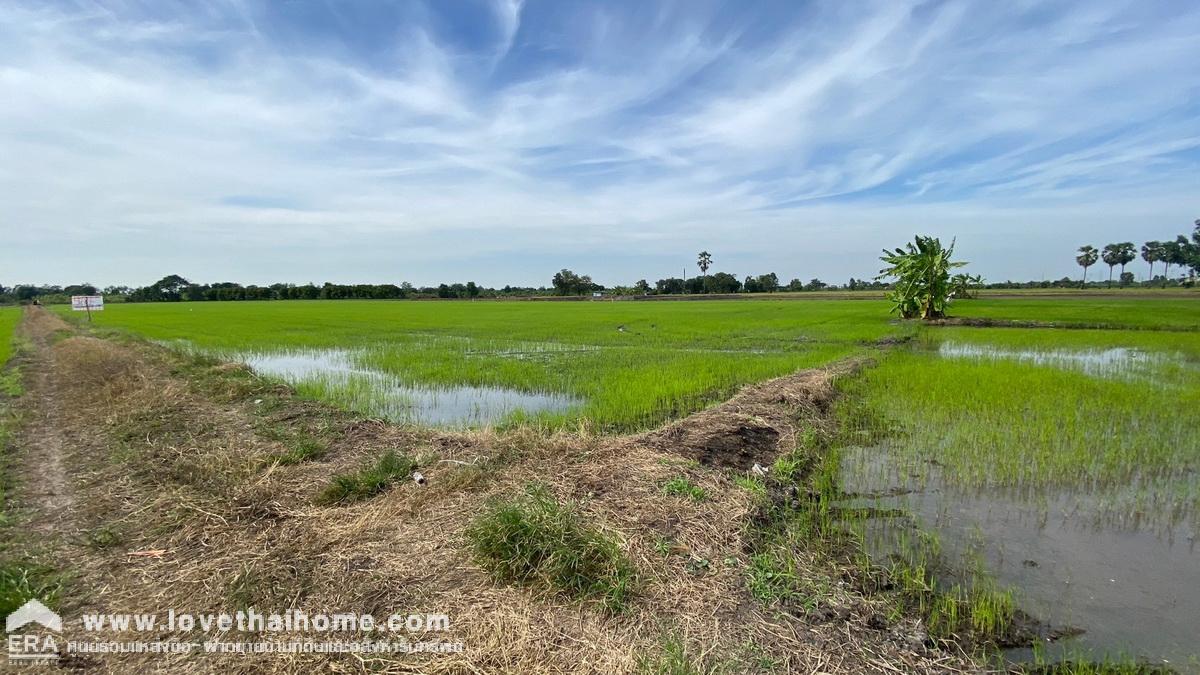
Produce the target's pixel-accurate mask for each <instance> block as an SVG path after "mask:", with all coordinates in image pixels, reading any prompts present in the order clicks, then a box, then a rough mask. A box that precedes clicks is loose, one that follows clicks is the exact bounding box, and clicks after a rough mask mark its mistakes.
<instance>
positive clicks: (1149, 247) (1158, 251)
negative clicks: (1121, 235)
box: [1142, 241, 1162, 281]
mask: <svg viewBox="0 0 1200 675" xmlns="http://www.w3.org/2000/svg"><path fill="white" fill-rule="evenodd" d="M1142 260H1145V261H1146V262H1148V263H1150V276H1149V277H1148V279H1149V280H1150V281H1153V280H1154V263H1156V262H1158V261H1159V260H1162V242H1161V241H1148V242H1146V243H1144V244H1142Z"/></svg>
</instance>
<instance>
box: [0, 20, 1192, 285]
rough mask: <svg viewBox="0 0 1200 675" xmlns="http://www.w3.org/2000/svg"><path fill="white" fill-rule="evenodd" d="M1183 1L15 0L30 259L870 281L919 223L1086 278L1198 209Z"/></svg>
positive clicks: (9, 149) (12, 29)
mask: <svg viewBox="0 0 1200 675" xmlns="http://www.w3.org/2000/svg"><path fill="white" fill-rule="evenodd" d="M1151 4H1153V3H1149V4H1146V3H1143V4H1135V3H1125V2H1119V1H1118V0H1104V1H1103V2H1088V3H1079V4H1078V5H1073V4H1071V5H1062V6H1054V7H1046V6H1043V5H1042V4H1040V3H1039V4H1034V5H1030V6H1027V7H1025V8H1023V9H1022V8H1020V7H1018V6H1016V5H1009V4H997V3H987V2H977V3H939V2H915V1H914V2H879V3H875V4H874V5H871V6H869V7H868V11H863V10H862V9H861V8H859V9H855V10H854V11H850V10H849V9H848V8H847V7H846V6H845V5H843V4H841V3H828V4H827V3H814V4H812V5H806V6H803V7H801V6H799V5H797V6H796V7H794V8H787V11H786V12H782V13H779V14H777V15H772V16H763V15H761V13H753V12H748V11H747V12H746V13H731V12H730V11H729V8H724V9H722V8H716V7H707V6H701V5H699V4H698V3H687V4H684V5H680V6H677V7H671V6H668V5H654V6H640V5H632V6H629V7H624V8H621V7H617V6H615V5H611V4H609V3H604V4H600V5H596V6H589V7H576V8H573V10H572V11H567V9H566V6H565V5H561V4H559V3H554V4H552V5H533V4H529V5H525V4H523V3H522V2H518V1H515V0H494V2H492V3H491V4H489V5H485V8H486V11H483V12H479V13H478V15H474V14H473V15H470V16H465V17H464V16H442V17H440V18H435V16H436V14H437V12H438V11H439V10H442V9H444V7H442V6H439V5H430V6H429V7H428V8H426V10H424V11H420V12H412V13H411V15H405V16H403V17H400V18H397V17H393V16H385V15H382V14H381V15H380V16H379V17H367V18H366V19H364V18H363V17H354V16H349V15H348V14H343V12H342V11H341V10H339V11H338V12H335V13H333V14H330V15H329V16H328V17H327V20H324V19H315V18H312V17H308V18H305V19H301V18H299V17H293V16H289V15H286V14H277V13H272V12H273V10H272V6H271V5H258V4H250V3H242V2H238V1H236V0H234V1H231V2H229V3H226V4H224V5H209V6H205V7H199V6H193V5H186V4H185V5H178V6H173V7H171V8H169V11H168V9H166V8H164V7H163V6H147V8H145V9H130V8H129V7H126V6H124V5H113V6H105V5H86V6H75V5H63V6H47V5H42V4H41V3H36V4H34V3H30V4H10V5H5V6H2V7H0V100H3V101H4V104H3V105H0V157H3V158H4V161H3V162H0V231H2V234H3V236H4V237H5V240H6V241H8V242H10V243H11V245H9V246H6V247H5V249H4V250H3V251H0V275H3V276H4V277H5V278H2V279H0V282H3V283H13V282H15V281H19V280H31V281H33V280H46V281H49V280H65V279H79V278H88V279H91V280H92V281H96V282H109V281H113V282H115V281H130V282H139V283H141V282H145V281H149V280H153V278H155V277H157V276H159V275H161V274H165V273H168V272H174V271H177V270H178V271H180V272H183V273H186V274H192V275H195V276H197V277H199V278H201V279H208V278H210V277H212V278H215V277H217V276H228V277H236V278H242V279H245V280H248V281H264V280H267V279H275V278H283V279H293V280H299V281H303V280H308V279H310V278H325V277H328V278H331V279H343V280H349V279H364V278H371V279H377V278H378V279H383V278H388V279H396V278H408V279H411V280H413V281H416V282H431V281H435V280H445V279H451V278H460V277H461V278H465V277H467V276H471V277H474V278H476V279H477V280H479V281H481V282H484V283H500V284H503V283H507V282H514V283H516V282H521V283H541V282H543V281H544V278H545V277H547V274H550V273H552V272H553V271H554V269H556V268H557V267H560V266H562V265H566V264H572V265H579V266H582V267H585V268H586V270H585V271H589V272H591V273H593V274H594V275H595V276H597V277H600V278H601V279H603V280H606V281H610V282H628V281H631V280H632V279H633V278H637V277H641V276H649V277H653V276H655V275H659V276H664V275H668V274H677V273H678V272H679V270H678V267H679V266H680V265H679V264H677V263H678V262H679V261H683V262H684V263H687V262H688V261H689V260H690V258H691V256H692V251H693V250H698V249H699V248H706V249H709V250H715V251H716V252H717V253H718V254H719V255H718V266H719V267H721V268H723V269H729V270H730V271H734V272H740V273H742V274H746V273H750V272H760V271H766V270H774V271H777V272H778V273H779V274H780V275H781V276H793V275H794V276H805V277H806V278H807V277H811V276H822V277H825V278H833V279H839V280H840V279H844V278H845V277H848V276H851V275H854V276H859V277H861V276H865V275H867V274H870V273H871V272H873V271H874V269H875V268H876V264H875V262H874V254H875V253H876V251H877V250H878V249H879V248H880V247H881V245H883V244H884V243H891V242H894V241H898V240H902V239H905V238H907V237H908V236H910V235H911V234H912V233H913V232H914V231H915V230H923V231H924V230H928V231H932V232H937V233H942V234H945V235H946V236H954V235H955V234H958V235H959V240H960V249H961V250H964V251H966V252H968V254H969V255H975V256H976V257H977V258H978V259H979V260H980V261H983V264H982V265H981V271H982V272H983V273H984V274H985V275H987V276H992V277H997V276H1004V277H1008V276H1012V277H1028V276H1040V275H1041V274H1042V273H1043V272H1044V273H1047V274H1050V275H1051V276H1061V274H1064V273H1066V272H1068V271H1071V260H1070V256H1069V252H1070V251H1071V250H1072V249H1073V248H1074V247H1075V246H1077V245H1078V243H1077V242H1081V241H1084V240H1087V241H1091V240H1095V242H1096V243H1101V242H1100V240H1099V239H1097V237H1101V238H1103V237H1119V238H1121V239H1137V238H1140V237H1142V236H1143V235H1144V236H1145V237H1147V238H1152V237H1160V236H1165V235H1167V234H1169V233H1173V232H1175V231H1177V230H1182V229H1183V227H1185V224H1186V223H1188V222H1190V220H1191V219H1192V218H1195V217H1197V216H1200V214H1197V213H1194V212H1192V211H1188V209H1192V210H1193V211H1194V210H1195V209H1196V208H1200V207H1198V206H1197V205H1196V203H1195V195H1196V194H1200V179H1198V178H1197V176H1200V173H1198V172H1197V169H1198V168H1200V166H1198V165H1200V104H1197V103H1196V102H1197V101H1198V100H1200V96H1198V94H1200V70H1197V69H1196V68H1194V64H1195V63H1196V62H1197V57H1200V8H1198V7H1191V6H1188V5H1178V6H1170V5H1155V6H1150V5H1151ZM372 18H374V19H375V21H374V23H373V22H372ZM364 21H365V23H364ZM289 22H291V23H289ZM356 22H357V23H356ZM456 22H458V23H457V24H456ZM464 22H465V23H464ZM479 22H483V23H482V24H481V23H479ZM285 24H286V25H285ZM293 24H294V25H293ZM376 24H379V25H376ZM459 24H463V25H464V26H465V28H462V29H461V30H459V31H458V32H455V26H456V25H459ZM283 27H286V28H288V29H289V30H290V31H292V32H291V33H288V35H287V39H285V38H284V37H281V31H282V28H283ZM368 29H370V30H373V31H375V32H374V33H373V36H374V38H376V39H375V42H374V44H375V45H376V47H375V48H374V49H373V50H368V49H366V48H365V47H363V48H361V49H351V48H334V47H331V46H330V45H331V44H339V45H345V44H347V43H349V44H350V45H351V46H352V47H362V45H361V44H359V42H358V36H359V34H361V33H362V31H364V30H368ZM296 35H299V36H300V37H296ZM331 35H332V36H333V37H337V38H338V39H337V40H332V38H331ZM481 36H486V37H481ZM362 42H363V43H365V42H366V40H365V39H364V40H363V41H362ZM297 45H301V46H303V47H304V48H298V47H297ZM380 45H382V46H380ZM164 233H169V236H168V235H164ZM1013 241H1024V242H1027V246H1025V248H1024V250H1023V251H1021V252H1019V253H1018V252H1017V251H1016V250H1014V248H1013V245H1012V243H1011V242H1013ZM210 249H211V251H213V253H212V254H211V255H210V254H205V253H204V252H205V251H209V250H210ZM216 251H220V252H221V253H220V255H218V254H217V253H216Z"/></svg>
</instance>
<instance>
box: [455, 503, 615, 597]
mask: <svg viewBox="0 0 1200 675" xmlns="http://www.w3.org/2000/svg"><path fill="white" fill-rule="evenodd" d="M467 539H468V541H469V542H470V544H471V548H472V551H473V553H474V555H475V559H476V561H478V563H479V564H480V565H481V566H483V568H484V569H486V570H487V571H488V572H490V573H491V574H492V575H493V576H494V577H495V578H497V579H499V580H500V581H505V582H513V583H520V584H530V585H535V586H543V587H546V588H547V589H550V590H553V591H556V592H560V593H563V594H565V595H568V596H570V597H575V598H580V599H593V598H595V599H598V600H599V601H600V602H601V604H602V605H603V606H604V608H605V609H607V610H609V611H620V610H622V609H624V607H625V605H626V603H627V602H628V600H629V596H630V594H631V592H632V589H633V585H634V579H635V574H634V569H633V565H632V564H631V563H630V562H629V560H628V559H627V558H626V557H625V554H624V553H623V552H622V551H621V548H620V546H619V545H618V543H617V541H616V540H615V539H614V538H612V537H610V536H607V535H605V534H603V533H601V532H599V531H597V530H596V529H594V528H592V527H589V526H588V525H587V524H586V523H585V522H584V521H583V519H582V518H581V517H580V514H579V512H578V510H577V509H576V507H575V506H574V505H572V504H569V503H568V504H565V505H564V504H560V503H559V502H558V501H556V500H555V499H554V497H553V496H552V495H551V494H550V493H549V491H547V490H546V488H545V487H543V486H539V485H533V486H530V487H528V488H526V490H525V492H524V494H522V495H520V496H518V497H516V498H515V499H511V500H506V501H499V502H496V503H494V504H493V505H492V506H491V507H490V509H489V510H488V511H487V512H485V513H484V514H483V515H481V516H479V517H478V518H477V519H476V520H475V521H474V522H473V523H472V524H471V526H470V527H469V528H468V529H467Z"/></svg>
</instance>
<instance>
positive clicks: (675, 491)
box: [663, 476, 708, 502]
mask: <svg viewBox="0 0 1200 675" xmlns="http://www.w3.org/2000/svg"><path fill="white" fill-rule="evenodd" d="M663 493H664V494H668V495H672V496H675V497H687V498H688V499H691V500H692V501H694V502H702V501H704V500H705V499H708V494H707V493H705V492H704V488H702V487H700V486H699V485H693V484H692V482H691V481H689V480H688V479H687V478H685V477H683V476H676V477H675V478H672V479H671V480H669V481H667V482H666V484H665V485H663Z"/></svg>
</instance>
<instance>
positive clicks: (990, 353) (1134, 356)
mask: <svg viewBox="0 0 1200 675" xmlns="http://www.w3.org/2000/svg"><path fill="white" fill-rule="evenodd" d="M938 356H941V357H942V358H951V359H979V360H982V359H991V360H1001V359H1003V360H1009V361H1020V362H1023V363H1029V364H1033V365H1038V366H1051V367H1054V368H1062V369H1067V370H1078V371H1081V372H1083V373H1086V374H1088V375H1093V376H1095V377H1135V376H1140V375H1145V374H1148V371H1149V370H1151V369H1153V368H1156V367H1158V366H1160V365H1162V364H1166V363H1172V362H1174V360H1173V359H1170V358H1168V357H1167V356H1166V355H1164V354H1152V353H1149V352H1144V351H1141V350H1138V349H1128V348H1125V347H1114V348H1111V349H1075V350H1067V349H1049V350H1041V349H1002V348H999V347H993V346H990V345H976V344H968V343H963V342H952V341H951V342H943V343H942V344H941V345H939V347H938Z"/></svg>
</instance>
